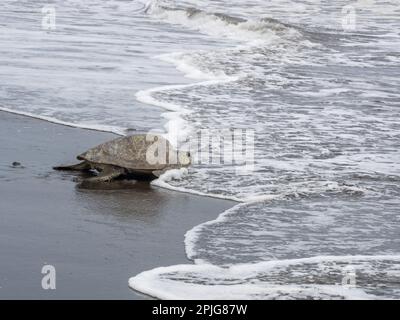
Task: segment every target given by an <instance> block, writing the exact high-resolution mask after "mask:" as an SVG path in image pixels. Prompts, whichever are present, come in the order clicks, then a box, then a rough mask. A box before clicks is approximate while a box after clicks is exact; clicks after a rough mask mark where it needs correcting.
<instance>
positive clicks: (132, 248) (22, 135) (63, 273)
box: [0, 111, 235, 299]
mask: <svg viewBox="0 0 400 320" xmlns="http://www.w3.org/2000/svg"><path fill="white" fill-rule="evenodd" d="M0 123H1V126H0V131H1V133H2V135H1V138H0V141H1V142H0V146H1V148H2V158H1V162H0V181H1V183H0V193H1V194H2V201H1V204H0V211H1V216H0V219H1V220H2V221H1V224H0V241H1V243H2V244H3V245H2V246H0V256H1V257H2V258H1V260H0V299H12V298H18V299H71V298H74V299H151V297H149V296H146V295H144V294H141V293H139V292H136V291H134V290H132V289H131V288H129V286H128V280H129V278H130V277H133V276H135V275H137V274H139V273H141V272H142V271H147V270H150V269H153V268H157V267H161V266H169V265H176V264H181V263H186V264H187V263H192V262H191V261H190V260H189V259H188V258H187V257H186V254H185V247H184V235H185V233H186V232H187V231H188V230H190V229H191V228H193V227H195V226H197V225H198V224H200V223H203V222H206V221H209V220H213V219H215V218H216V217H217V216H218V215H219V214H220V213H222V212H223V211H225V210H226V209H228V208H231V207H232V206H233V205H234V204H235V202H233V201H229V200H221V199H213V198H210V197H203V196H198V195H192V194H187V193H180V192H176V191H172V190H167V189H163V188H159V187H154V186H150V185H149V184H148V183H147V184H146V183H143V182H137V183H132V184H129V186H128V187H127V185H123V186H121V185H120V184H118V185H113V186H111V187H110V188H109V190H87V189H80V188H79V187H78V184H77V181H79V179H80V178H79V174H71V173H60V172H56V171H53V170H52V169H51V167H52V166H53V165H57V164H61V163H70V162H72V163H74V161H76V160H74V157H75V155H76V154H78V153H79V152H81V151H84V150H86V149H88V148H90V147H92V146H94V145H96V144H99V143H102V142H104V141H106V140H110V139H112V138H115V137H116V136H117V135H116V134H113V133H108V132H100V131H94V130H90V129H80V128H71V127H69V126H66V125H62V124H54V123H51V122H48V121H45V120H40V119H36V118H31V117H29V116H27V115H17V114H14V113H10V112H6V111H0ZM13 162H20V163H21V167H13V166H12V165H11V164H12V163H13ZM177 222H179V223H177ZM47 264H50V265H54V267H55V268H56V271H57V288H56V290H43V289H42V287H41V279H42V277H43V274H42V273H41V268H42V267H43V266H44V265H47Z"/></svg>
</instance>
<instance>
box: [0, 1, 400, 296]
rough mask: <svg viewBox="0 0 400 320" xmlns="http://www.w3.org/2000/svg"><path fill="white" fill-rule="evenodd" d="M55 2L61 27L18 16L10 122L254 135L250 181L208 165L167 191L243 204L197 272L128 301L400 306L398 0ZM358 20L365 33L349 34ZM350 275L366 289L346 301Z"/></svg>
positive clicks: (160, 281) (199, 246)
mask: <svg viewBox="0 0 400 320" xmlns="http://www.w3.org/2000/svg"><path fill="white" fill-rule="evenodd" d="M55 3H56V5H57V1H56V2H55ZM228 3H229V5H227V4H228ZM58 4H59V5H57V17H58V18H57V28H56V30H52V31H46V32H44V31H43V30H42V29H41V26H40V22H39V21H40V9H38V7H39V5H38V4H37V3H35V4H34V5H32V4H30V5H28V2H26V4H25V6H24V5H23V2H9V3H7V6H6V7H5V8H6V10H5V12H3V13H2V15H3V16H4V20H2V21H5V22H3V24H4V25H5V26H6V27H7V28H8V30H10V32H8V33H3V34H2V35H1V39H2V40H1V41H2V43H4V44H5V46H3V47H2V49H1V50H2V63H3V65H2V69H3V70H4V72H2V73H1V75H0V77H2V78H0V81H1V83H2V84H5V85H4V86H3V87H2V90H1V91H0V98H1V101H2V105H3V106H4V108H7V109H11V110H14V111H16V112H21V113H28V114H33V115H35V116H38V117H47V118H51V119H53V120H56V121H60V122H65V123H72V124H75V125H79V126H86V127H92V128H98V129H103V130H112V131H114V132H118V133H121V134H125V133H127V131H126V130H127V129H128V128H134V129H136V130H141V131H144V130H149V129H154V128H161V127H162V126H165V129H166V130H167V131H169V132H170V133H173V134H172V136H175V135H176V134H177V133H178V134H179V135H180V136H183V137H184V138H185V137H190V136H193V135H195V134H196V133H197V132H198V131H199V130H201V129H213V130H226V129H244V130H254V134H255V143H254V153H255V154H254V155H255V157H254V159H255V164H254V171H252V172H248V173H247V174H246V173H245V174H240V175H239V174H238V172H237V171H236V168H235V167H234V166H229V165H224V164H218V165H215V164H214V165H212V164H202V165H194V166H193V167H192V168H191V170H190V171H189V174H188V175H186V176H184V177H181V178H180V179H175V180H173V179H171V177H175V178H177V175H168V176H165V177H164V179H160V180H159V181H157V182H155V184H158V185H160V186H163V187H169V188H173V189H177V190H181V191H185V192H193V193H198V194H204V195H213V196H217V197H221V198H230V199H235V200H237V201H240V202H243V203H242V204H239V205H238V206H236V207H234V208H232V209H231V210H229V211H227V212H225V213H224V214H222V215H221V216H220V217H219V218H218V219H217V220H215V221H211V222H208V223H205V224H203V225H200V226H197V227H195V228H194V229H192V230H190V231H189V232H188V233H187V234H186V240H185V241H186V250H187V254H188V256H189V258H191V259H193V260H195V263H196V264H195V265H193V266H190V265H188V266H176V267H170V268H169V269H159V270H154V271H151V272H149V273H148V274H146V273H144V274H141V275H139V276H137V277H134V278H132V279H131V281H130V283H131V286H132V287H133V288H135V289H138V290H141V291H143V292H146V293H148V294H152V295H155V296H158V297H170V296H168V295H167V291H171V288H174V289H175V290H172V291H173V297H177V298H182V297H194V298H202V297H210V296H213V295H214V294H215V296H216V297H217V296H218V292H219V290H225V289H226V287H225V286H229V285H232V287H228V291H229V292H231V293H232V296H231V297H233V298H235V297H238V296H237V291H236V287H234V285H233V284H232V283H236V284H237V283H241V285H240V286H239V287H238V288H239V289H240V290H242V291H241V292H242V293H241V295H240V297H241V298H298V297H308V298H310V297H311V298H338V297H341V298H351V297H353V298H360V297H361V298H363V297H386V298H388V297H390V298H393V297H395V298H398V297H399V292H398V290H395V289H393V288H395V283H396V282H397V281H398V280H396V279H397V278H396V277H398V268H397V267H398V262H397V261H398V254H399V251H398V248H399V244H398V239H397V237H396V236H397V235H398V234H399V232H400V225H399V218H398V217H397V213H398V212H399V209H400V201H399V200H398V199H399V193H400V189H399V182H400V161H399V159H400V153H399V147H400V120H399V115H400V108H399V102H400V94H399V90H398V88H399V87H400V78H399V76H398V74H399V71H400V67H399V62H400V40H399V31H398V30H400V29H399V27H400V19H399V18H398V17H399V13H400V8H399V6H398V4H397V3H396V1H384V2H383V1H367V0H365V1H361V0H360V1H354V3H353V4H352V7H351V8H350V7H345V6H346V5H348V2H347V1H335V3H334V4H332V3H331V2H329V1H317V0H316V1H295V0H287V1H286V0H279V1H278V0H272V1H270V2H268V4H266V3H265V1H250V2H246V4H245V5H244V2H242V1H229V2H226V1H163V2H160V1H159V2H153V3H150V4H147V5H145V4H143V3H140V2H137V1H136V2H135V1H130V2H128V1H98V0H97V1H95V0H93V1H89V2H87V3H86V2H85V4H79V2H78V1H66V2H65V1H64V2H63V4H62V5H61V4H60V3H58ZM37 10H39V11H37ZM349 10H350V11H349ZM351 10H355V11H354V12H355V14H356V15H355V18H356V20H355V22H356V23H355V25H354V28H351V26H352V25H351V24H350V25H349V24H348V23H347V24H343V23H342V22H343V19H344V18H346V14H348V12H350V13H351ZM33 12H36V13H33ZM38 12H39V13H38ZM348 17H350V22H351V18H352V17H351V15H350V16H348ZM345 21H348V19H347V20H345ZM154 57H157V58H154ZM182 75H185V76H186V78H182ZM165 110H168V111H169V112H168V113H166V114H164V115H163V116H162V117H160V115H159V114H160V112H163V111H165ZM326 256H329V257H330V258H329V259H328V260H329V261H332V260H333V261H334V260H335V257H336V260H337V264H338V266H337V268H336V267H335V268H336V269H335V271H332V272H331V273H332V274H333V276H332V277H333V278H332V277H329V276H324V275H323V274H322V275H321V272H320V270H321V268H322V269H323V268H325V266H326V263H327V262H326V259H327V258H326ZM351 256H354V257H351ZM291 259H295V260H291ZM299 259H300V260H299ZM302 259H303V260H302ZM304 259H305V260H304ZM307 259H314V260H312V261H313V262H312V263H310V261H309V260H307ZM274 261H275V262H276V263H278V262H279V261H280V262H281V263H284V262H282V261H286V262H285V263H286V264H285V268H286V269H285V271H282V272H281V270H280V269H279V268H278V267H276V268H277V269H274V263H273V262H274ZM266 262H268V263H269V264H268V267H267V264H265V263H266ZM209 264H212V265H215V268H216V269H213V268H214V266H212V265H211V266H210V265H209ZM278 264H279V263H278ZM292 264H296V265H298V264H300V265H301V267H300V269H301V271H296V270H295V271H293V268H291V265H292ZM349 266H350V267H352V268H354V274H355V276H354V277H355V279H356V280H357V279H359V281H357V283H358V285H356V286H355V288H350V289H349V290H347V289H348V288H345V289H346V290H347V291H346V290H345V291H343V290H344V289H343V288H344V287H343V286H342V285H341V282H342V279H343V278H345V277H346V275H347V273H346V272H347V271H346V270H347V269H346V268H347V267H349ZM210 268H211V269H212V270H211V269H210ZM220 268H223V269H220ZM271 268H272V269H271ZM213 270H214V271H213ZM221 270H222V271H221ZM223 270H225V271H226V270H229V271H231V270H234V273H235V274H234V275H230V274H229V273H226V274H225V273H224V271H223ZM265 270H266V271H265ZM271 270H272V271H271ZM324 270H325V269H324ZM213 272H216V273H217V274H218V276H213ZM293 272H295V273H293ZM296 272H300V273H301V275H299V276H298V277H297V276H296V275H297V273H296ZM329 272H330V271H329ZM329 272H328V273H329ZM288 274H292V275H293V277H288ZM372 274H374V275H379V277H378V276H377V277H374V276H372ZM307 275H309V277H311V278H313V277H314V278H315V277H317V276H318V275H319V277H317V278H318V280H316V281H314V282H313V281H305V278H307V277H306V276H307ZM379 283H381V284H382V283H383V284H385V285H379ZM164 284H165V287H164V286H163V285H164ZM304 286H306V288H304ZM244 287H245V289H244ZM260 287H261V288H264V289H265V288H268V290H264V289H263V290H259V289H260ZM229 288H230V289H229ZM239 289H238V290H239ZM240 290H239V291H240ZM227 298H229V296H227Z"/></svg>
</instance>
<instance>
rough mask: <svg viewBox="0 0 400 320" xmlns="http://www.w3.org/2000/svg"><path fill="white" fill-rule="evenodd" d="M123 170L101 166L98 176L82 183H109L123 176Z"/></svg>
mask: <svg viewBox="0 0 400 320" xmlns="http://www.w3.org/2000/svg"><path fill="white" fill-rule="evenodd" d="M124 173H125V170H124V169H123V168H118V167H114V166H103V167H102V168H101V171H100V172H99V174H98V175H97V176H95V177H92V178H87V179H85V180H84V181H85V182H90V183H96V182H110V181H111V180H113V179H115V178H118V177H119V176H121V175H123V174H124Z"/></svg>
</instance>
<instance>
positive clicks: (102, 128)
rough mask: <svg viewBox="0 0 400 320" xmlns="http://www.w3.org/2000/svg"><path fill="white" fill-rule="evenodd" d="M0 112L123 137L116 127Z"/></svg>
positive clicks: (20, 112)
mask: <svg viewBox="0 0 400 320" xmlns="http://www.w3.org/2000/svg"><path fill="white" fill-rule="evenodd" d="M0 111H3V112H8V113H12V114H18V115H21V116H25V117H29V118H33V119H39V120H44V121H47V122H50V123H55V124H59V125H63V126H66V127H72V128H79V129H85V130H93V131H100V132H110V133H114V134H116V135H119V136H124V135H125V130H124V129H121V128H118V127H112V126H100V125H89V124H87V125H85V124H77V123H72V122H67V121H61V120H58V119H56V118H52V117H48V116H40V115H37V114H33V113H30V112H25V111H19V110H13V109H9V108H5V107H0Z"/></svg>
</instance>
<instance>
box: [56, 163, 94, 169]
mask: <svg viewBox="0 0 400 320" xmlns="http://www.w3.org/2000/svg"><path fill="white" fill-rule="evenodd" d="M91 168H92V167H91V165H90V164H89V163H88V162H87V161H83V162H81V163H77V164H73V165H70V166H57V167H53V169H54V170H63V171H86V170H90V169H91Z"/></svg>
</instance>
